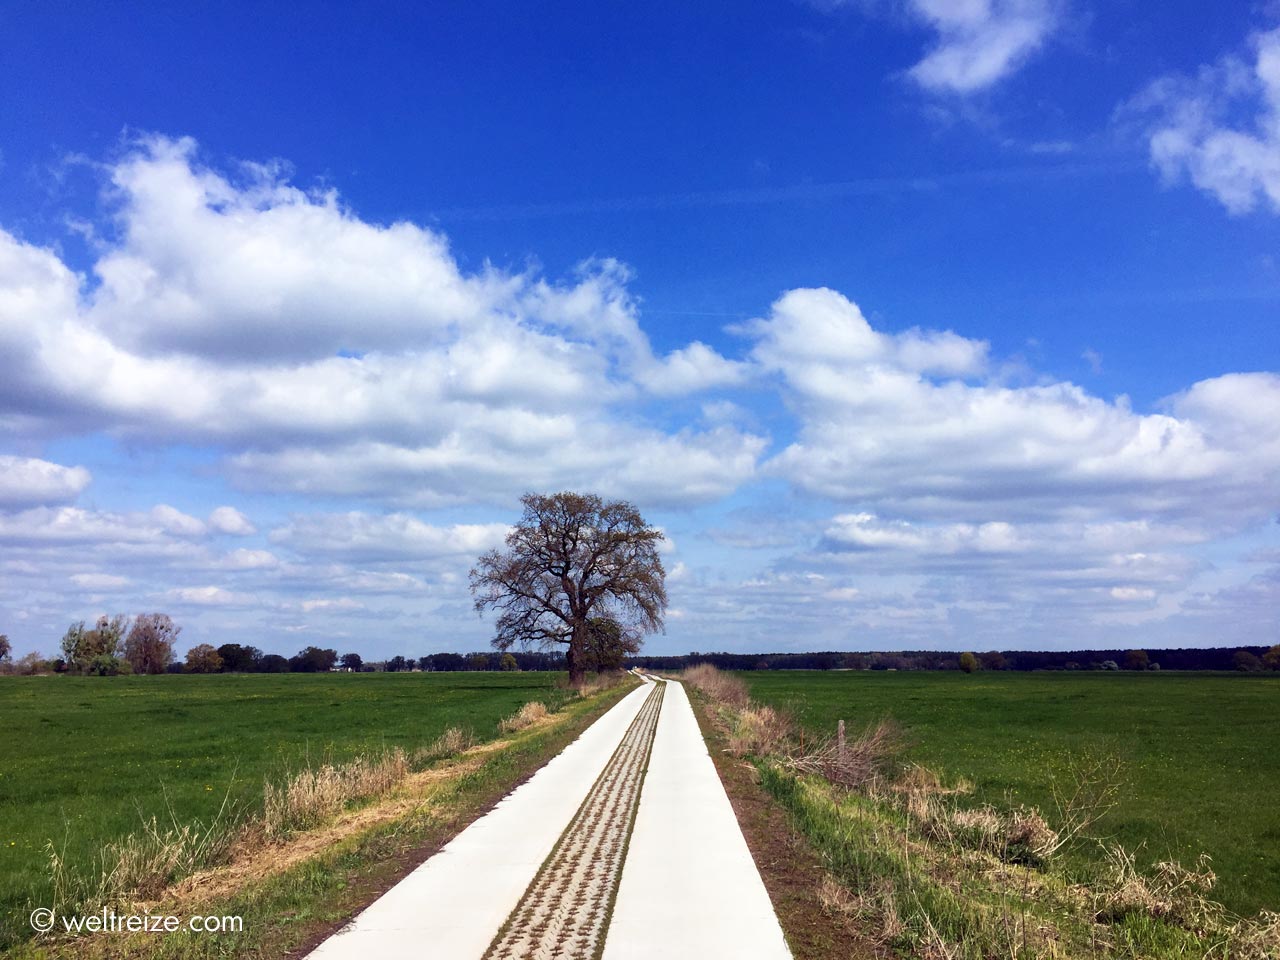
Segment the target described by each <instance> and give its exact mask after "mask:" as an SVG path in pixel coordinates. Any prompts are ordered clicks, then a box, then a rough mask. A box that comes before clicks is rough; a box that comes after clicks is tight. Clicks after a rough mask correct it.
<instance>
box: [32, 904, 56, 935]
mask: <svg viewBox="0 0 1280 960" xmlns="http://www.w3.org/2000/svg"><path fill="white" fill-rule="evenodd" d="M53 919H54V918H53V911H52V910H50V909H49V908H48V907H37V908H36V909H35V910H32V911H31V929H32V930H34V931H35V932H36V933H48V932H49V931H50V930H52V929H53Z"/></svg>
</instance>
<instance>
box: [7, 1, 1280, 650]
mask: <svg viewBox="0 0 1280 960" xmlns="http://www.w3.org/2000/svg"><path fill="white" fill-rule="evenodd" d="M420 6H421V5H408V4H405V5H398V4H381V5H378V6H376V7H372V8H366V9H364V10H362V11H360V12H358V13H357V12H354V11H353V10H351V9H349V8H348V7H349V5H338V4H334V5H321V4H315V5H308V6H307V7H306V8H304V9H300V8H298V7H297V6H296V5H289V6H286V5H270V4H259V5H253V6H247V5H246V6H236V5H234V4H216V5H214V4H209V5H204V6H198V5H185V6H184V7H183V8H182V9H181V11H179V10H177V9H176V8H173V7H172V6H161V5H153V6H151V7H150V8H149V9H148V8H143V9H134V10H129V11H124V10H123V9H122V8H118V7H112V6H109V5H103V4H95V5H89V4H79V5H77V4H72V5H62V6H59V7H58V8H57V9H54V8H50V7H48V6H47V5H38V4H15V5H9V6H7V7H6V9H5V10H4V11H3V12H0V37H2V38H3V39H2V40H0V89H3V90H4V91H5V95H4V96H3V98H0V348H2V349H0V548H2V550H3V553H2V554H0V632H5V633H8V634H9V635H10V636H11V637H12V638H13V639H14V641H15V646H16V647H17V648H18V649H19V650H25V649H32V648H34V649H40V650H43V651H46V652H49V651H52V650H53V649H54V648H55V647H56V643H57V639H58V637H59V636H60V635H61V633H62V631H63V630H64V629H65V626H66V623H67V622H69V621H71V620H72V619H80V618H82V617H83V618H88V617H92V616H95V615H97V614H98V613H101V612H114V611H117V610H122V611H129V612H140V611H143V610H153V609H161V610H166V611H168V612H170V613H172V614H173V615H174V616H175V618H176V619H177V620H178V621H179V622H181V623H182V624H183V625H184V628H185V632H184V635H183V636H184V639H185V640H187V641H188V642H191V643H195V642H200V641H205V640H210V641H213V642H223V641H224V640H226V639H228V638H230V637H231V636H232V635H233V634H234V635H235V636H236V637H238V638H241V639H245V640H246V641H247V642H253V643H256V644H257V645H258V646H260V647H263V648H264V649H268V650H273V651H278V652H285V653H291V652H293V651H294V650H295V649H297V648H298V647H300V646H302V645H303V644H305V643H311V642H317V643H320V642H322V643H324V644H325V645H335V646H338V647H341V648H343V650H346V649H354V650H357V651H359V652H361V653H362V654H364V655H366V656H374V657H377V656H383V655H389V654H392V653H398V652H403V653H406V654H410V653H412V654H420V653H425V652H430V651H433V650H440V649H455V648H477V647H480V646H481V645H483V643H484V642H485V640H486V638H487V636H488V630H489V625H488V624H487V623H486V622H485V621H482V620H480V619H478V618H477V617H476V616H475V615H474V613H472V612H471V610H470V608H469V602H468V597H467V593H466V589H465V574H466V570H467V568H468V566H469V564H470V562H471V560H472V559H473V558H474V556H475V554H476V553H478V552H479V551H480V550H482V549H484V548H486V547H488V546H489V545H491V544H493V543H495V542H497V541H499V540H500V539H501V535H502V531H503V529H504V524H506V523H509V522H510V521H511V520H512V519H513V518H514V517H515V515H516V504H517V500H518V497H519V495H520V493H522V492H524V490H526V489H529V488H535V489H553V488H562V487H563V488H589V489H597V490H599V491H600V492H602V493H605V494H608V495H616V496H624V497H627V498H630V499H633V500H635V501H636V502H637V504H638V505H640V506H641V508H642V509H643V510H644V511H645V513H646V515H649V516H651V517H652V518H653V519H654V520H655V521H657V522H659V523H661V524H662V525H663V527H664V529H666V530H667V531H668V532H669V533H670V535H671V544H670V551H669V554H668V558H667V559H668V566H669V567H670V569H671V571H672V577H671V582H670V589H671V597H672V611H671V616H670V617H669V620H668V632H667V634H666V635H665V636H658V637H654V638H652V639H651V641H650V643H649V649H651V650H654V651H661V652H665V651H682V650H687V649H691V648H692V649H702V650H706V649H739V650H782V649H815V648H833V647H834V648H849V649H875V648H890V649H891V648H902V647H912V648H915V647H948V648H958V647H969V648H987V647H1005V648H1009V647H1038V646H1053V647H1069V646H1088V645H1092V646H1132V645H1146V646H1164V645H1184V644H1185V645H1210V644H1220V643H1264V642H1265V643H1271V642H1274V641H1275V639H1276V633H1277V626H1278V622H1277V613H1276V611H1277V609H1280V602H1278V601H1280V542H1278V541H1280V526H1278V525H1277V524H1276V522H1275V521H1276V516H1277V513H1278V512H1280V492H1278V491H1280V483H1278V482H1277V481H1280V376H1278V375H1277V373H1276V371H1277V368H1278V367H1280V364H1278V363H1277V358H1278V357H1280V333H1278V332H1277V331H1278V330H1280V325H1278V324H1277V319H1278V318H1280V309H1278V308H1280V246H1278V244H1277V240H1280V217H1278V216H1277V215H1278V214H1280V32H1278V31H1277V28H1278V27H1280V10H1277V9H1275V8H1272V7H1268V6H1266V5H1258V4H1255V3H1249V4H1245V3H1239V4H1222V5H1214V6H1213V7H1212V8H1208V7H1206V6H1205V5H1203V4H1195V3H1190V2H1187V3H1164V4H1155V3H1141V2H1125V3H1113V4H1105V5H1103V4H1089V3H1085V2H1083V0H1070V2H1057V0H847V2H840V0H822V2H817V0H815V2H812V3H801V2H788V0H777V2H763V0H762V2H753V3H734V4H729V3H704V4H674V3H672V4H664V3H659V4H649V5H645V6H643V7H636V6H634V5H630V6H624V5H620V4H619V5H610V4H605V5H585V4H567V3H563V4H550V5H545V4H544V5H538V6H537V7H519V6H517V5H512V4H490V3H475V4H467V5H444V4H437V5H429V7H428V9H425V10H424V9H420Z"/></svg>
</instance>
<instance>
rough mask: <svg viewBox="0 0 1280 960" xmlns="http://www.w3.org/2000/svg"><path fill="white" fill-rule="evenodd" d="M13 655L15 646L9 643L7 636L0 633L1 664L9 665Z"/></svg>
mask: <svg viewBox="0 0 1280 960" xmlns="http://www.w3.org/2000/svg"><path fill="white" fill-rule="evenodd" d="M12 653H13V644H12V643H10V642H9V638H8V636H7V635H5V634H3V633H0V663H7V662H8V660H9V657H10V655H11V654H12Z"/></svg>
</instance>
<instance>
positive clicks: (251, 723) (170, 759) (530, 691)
mask: <svg viewBox="0 0 1280 960" xmlns="http://www.w3.org/2000/svg"><path fill="white" fill-rule="evenodd" d="M560 679H561V675H559V674H552V673H452V674H450V673H378V674H373V673H371V674H292V675H283V676H281V675H270V674H248V675H238V674H221V675H211V676H197V675H190V676H188V675H166V676H158V677H111V678H96V677H60V676H55V677H5V678H0V729H2V730H4V731H5V736H4V737H3V738H0V949H2V948H3V946H4V941H5V939H6V937H7V938H9V939H13V938H15V937H17V936H25V935H26V934H27V933H28V932H29V931H26V930H25V929H23V928H24V927H25V918H26V915H27V912H28V911H29V910H30V908H31V905H39V904H42V903H47V902H49V897H50V896H51V895H52V890H51V880H50V870H49V853H50V845H52V849H53V850H55V851H56V852H57V854H58V855H59V856H60V857H61V858H62V859H63V860H64V861H65V862H66V863H67V864H68V866H69V867H70V868H71V869H72V870H73V871H75V870H91V869H93V866H92V865H93V862H94V858H95V856H96V855H97V853H98V851H100V849H101V847H102V845H103V844H104V843H105V842H108V841H111V840H114V839H117V838H119V837H121V836H124V835H126V834H129V833H131V832H135V831H138V830H139V829H140V828H141V826H142V825H143V823H144V822H145V821H146V820H147V819H149V818H150V817H152V816H155V817H157V818H158V819H159V820H160V821H161V823H166V822H168V821H169V820H170V818H172V819H173V820H175V821H176V822H178V823H192V822H194V821H201V822H203V823H209V822H210V821H212V820H213V819H214V818H217V817H218V816H219V811H220V810H223V808H224V804H225V806H226V809H225V810H223V813H222V814H221V816H223V817H224V818H225V819H227V820H230V819H232V818H234V817H237V816H242V815H251V814H253V813H255V812H257V811H258V810H259V809H260V808H261V806H262V802H263V783H264V781H265V780H267V779H271V780H272V781H275V782H279V781H282V780H284V779H285V778H286V777H288V776H289V775H290V774H291V773H293V772H296V771H297V770H299V769H301V768H303V767H307V766H315V765H317V764H319V763H322V762H327V761H342V760H345V759H349V758H351V757H355V756H359V755H361V754H368V753H376V752H379V751H383V750H386V749H392V748H395V747H402V748H404V749H405V750H406V751H412V750H413V749H414V748H417V747H419V746H422V745H424V744H427V743H430V742H431V741H432V740H434V739H435V738H436V737H438V736H439V735H440V734H441V733H443V732H444V731H445V730H446V729H447V728H449V727H462V728H469V729H470V730H472V731H474V733H475V735H476V737H477V739H480V740H487V739H490V738H492V737H494V736H496V735H497V732H498V730H497V724H498V722H499V721H500V720H501V719H502V718H504V717H507V716H510V715H511V714H513V713H515V712H516V711H517V710H519V709H520V707H521V706H523V705H524V704H525V703H528V702H531V701H535V700H538V701H542V702H544V703H547V704H548V705H549V706H553V707H554V706H556V705H558V703H559V702H560V701H562V700H564V699H565V698H566V696H567V695H566V693H565V692H564V691H563V690H562V689H560V688H559V687H558V686H557V681H558V680H560ZM17 920H21V921H22V923H21V924H19V923H17Z"/></svg>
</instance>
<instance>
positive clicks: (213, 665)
mask: <svg viewBox="0 0 1280 960" xmlns="http://www.w3.org/2000/svg"><path fill="white" fill-rule="evenodd" d="M182 669H183V672H185V673H217V672H218V671H219V670H221V669H222V657H220V656H218V651H217V650H215V649H214V648H213V644H211V643H197V644H196V645H195V646H194V647H192V648H191V649H190V650H188V651H187V659H186V663H184V664H183V667H182Z"/></svg>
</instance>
